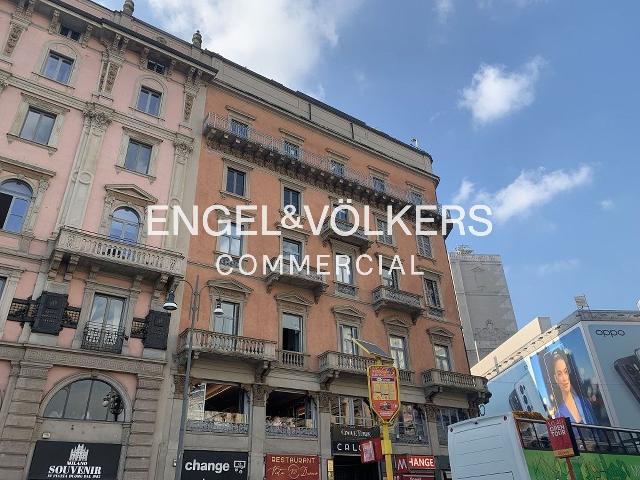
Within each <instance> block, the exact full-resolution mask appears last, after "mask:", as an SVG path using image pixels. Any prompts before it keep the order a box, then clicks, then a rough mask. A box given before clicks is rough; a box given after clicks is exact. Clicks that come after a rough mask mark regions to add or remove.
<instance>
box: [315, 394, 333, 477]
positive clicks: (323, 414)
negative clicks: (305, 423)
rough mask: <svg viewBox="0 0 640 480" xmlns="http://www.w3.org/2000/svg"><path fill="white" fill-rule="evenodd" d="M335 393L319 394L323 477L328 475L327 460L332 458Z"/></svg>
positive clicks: (319, 427) (319, 433) (319, 428)
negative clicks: (332, 411)
mask: <svg viewBox="0 0 640 480" xmlns="http://www.w3.org/2000/svg"><path fill="white" fill-rule="evenodd" d="M334 400H335V395H334V394H333V393H329V392H320V393H319V394H318V407H319V411H320V414H319V415H318V435H319V436H320V438H319V440H320V468H321V474H320V475H321V477H322V478H328V477H327V460H328V459H330V458H331V402H332V401H334Z"/></svg>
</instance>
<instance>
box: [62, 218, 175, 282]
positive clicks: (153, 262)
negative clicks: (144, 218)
mask: <svg viewBox="0 0 640 480" xmlns="http://www.w3.org/2000/svg"><path fill="white" fill-rule="evenodd" d="M54 251H57V252H62V253H64V254H68V255H76V256H79V257H81V258H82V257H84V258H86V259H88V260H89V261H91V262H96V261H97V262H100V263H102V264H103V265H105V264H107V265H108V264H111V265H114V264H115V265H117V267H118V268H122V267H134V268H136V269H137V270H142V271H151V272H155V273H168V274H171V275H182V268H183V262H184V256H183V255H181V254H179V253H176V252H172V251H170V250H164V249H161V248H155V247H150V246H148V245H141V244H138V243H127V242H122V241H119V240H114V239H111V238H109V237H107V236H105V235H99V234H97V233H93V232H87V231H84V230H79V229H77V228H72V227H62V228H61V229H60V232H59V233H58V238H57V239H56V243H55V246H54Z"/></svg>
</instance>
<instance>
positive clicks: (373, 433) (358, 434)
mask: <svg viewBox="0 0 640 480" xmlns="http://www.w3.org/2000/svg"><path fill="white" fill-rule="evenodd" d="M379 436H380V427H355V426H348V425H331V454H332V455H360V442H361V441H362V440H369V439H371V438H375V437H379Z"/></svg>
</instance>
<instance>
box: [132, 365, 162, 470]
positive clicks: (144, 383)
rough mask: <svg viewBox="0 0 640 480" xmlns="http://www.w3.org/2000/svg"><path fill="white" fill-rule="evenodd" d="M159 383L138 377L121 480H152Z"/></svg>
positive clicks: (149, 378) (152, 379)
mask: <svg viewBox="0 0 640 480" xmlns="http://www.w3.org/2000/svg"><path fill="white" fill-rule="evenodd" d="M161 386H162V379H160V378H155V377H139V379H138V388H137V390H136V398H135V400H134V403H133V418H132V419H131V420H132V421H131V434H130V435H129V441H128V444H127V453H126V457H125V461H124V476H123V479H124V480H148V479H150V478H153V470H154V465H152V464H151V456H152V453H153V441H154V431H155V429H156V418H157V413H158V401H159V399H160V388H161Z"/></svg>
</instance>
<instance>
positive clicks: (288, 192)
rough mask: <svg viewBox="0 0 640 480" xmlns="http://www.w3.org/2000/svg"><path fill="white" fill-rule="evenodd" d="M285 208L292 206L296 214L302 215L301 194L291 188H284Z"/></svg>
mask: <svg viewBox="0 0 640 480" xmlns="http://www.w3.org/2000/svg"><path fill="white" fill-rule="evenodd" d="M282 203H283V205H282V206H283V207H288V206H291V207H293V208H294V212H295V213H297V214H299V213H300V192H298V191H296V190H293V189H291V188H287V187H284V199H283V202H282Z"/></svg>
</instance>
